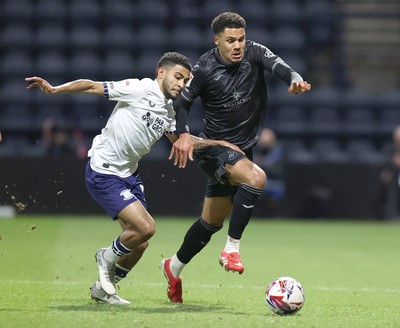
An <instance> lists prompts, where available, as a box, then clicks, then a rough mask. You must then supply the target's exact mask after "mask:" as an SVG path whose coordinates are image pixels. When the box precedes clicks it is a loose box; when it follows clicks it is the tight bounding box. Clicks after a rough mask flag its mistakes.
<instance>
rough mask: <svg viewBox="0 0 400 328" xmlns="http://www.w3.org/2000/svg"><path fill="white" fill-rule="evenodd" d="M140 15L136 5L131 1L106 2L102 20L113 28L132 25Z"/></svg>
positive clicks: (110, 0)
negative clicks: (116, 25)
mask: <svg viewBox="0 0 400 328" xmlns="http://www.w3.org/2000/svg"><path fill="white" fill-rule="evenodd" d="M139 15H140V13H139V12H138V11H137V9H136V6H135V3H134V2H133V1H130V0H118V3H116V2H115V0H105V1H104V5H103V12H102V16H103V17H102V19H104V20H105V21H107V22H108V24H109V25H110V26H111V25H113V24H115V23H116V22H118V23H119V24H132V23H133V22H134V20H136V19H137V17H138V16H139Z"/></svg>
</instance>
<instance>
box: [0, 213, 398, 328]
mask: <svg viewBox="0 0 400 328" xmlns="http://www.w3.org/2000/svg"><path fill="white" fill-rule="evenodd" d="M155 220H156V222H157V233H156V235H155V236H154V237H153V238H152V239H151V241H150V247H149V248H148V250H147V251H146V253H145V254H144V256H143V258H142V261H141V262H140V263H139V264H138V265H137V267H136V268H135V269H134V270H133V271H132V272H131V273H130V274H129V275H128V277H127V278H126V279H125V280H124V281H122V282H121V284H120V286H119V289H118V293H119V294H120V296H121V297H123V298H125V299H128V300H130V301H131V302H132V304H131V305H128V306H112V305H108V304H98V303H95V302H93V301H92V300H90V295H89V287H90V285H91V284H92V283H93V282H94V281H95V279H96V278H97V266H96V264H95V261H94V254H95V252H96V250H97V249H99V248H100V247H105V246H108V245H109V244H110V243H111V241H112V240H113V239H114V238H115V237H116V236H117V235H118V234H119V232H120V228H119V225H118V224H117V223H115V222H112V221H111V220H110V219H108V218H107V217H39V216H19V217H17V218H16V219H7V220H6V219H0V236H1V238H0V269H1V270H0V288H1V293H0V326H1V327H7V328H8V327H24V326H32V327H97V328H99V327H111V326H112V327H116V326H121V327H122V326H124V327H155V328H157V327H190V328H195V327H251V328H253V327H307V328H309V327H360V328H361V327H362V328H364V327H398V326H399V322H400V314H399V310H398V304H399V301H398V300H399V297H400V274H399V273H400V264H399V263H400V262H399V260H398V257H399V251H400V243H399V235H400V225H396V224H385V223H373V222H363V223H362V222H344V221H340V222H319V221H296V220H282V221H279V220H252V221H251V222H250V224H249V226H248V228H247V230H246V232H245V234H244V237H243V239H242V244H241V255H242V259H243V262H244V265H245V272H244V274H243V275H241V276H240V275H238V274H233V273H226V272H224V271H223V270H222V269H221V267H220V266H219V264H218V256H219V252H220V251H221V249H222V247H223V245H224V242H225V239H226V230H227V224H226V226H225V227H224V229H223V230H222V231H220V232H219V233H217V234H216V235H215V236H214V237H213V239H212V240H211V242H210V243H209V245H208V246H207V247H206V248H205V249H204V250H203V252H202V253H200V254H199V255H198V256H197V257H195V258H194V259H193V260H192V262H191V263H190V264H189V265H188V266H187V267H186V268H185V270H184V271H183V290H184V294H183V298H184V303H183V304H179V305H175V304H171V303H170V302H169V301H168V299H167V296H166V292H165V289H166V283H165V280H164V278H163V277H162V275H161V273H160V270H159V268H158V266H159V264H160V261H161V260H162V258H163V257H169V256H171V255H173V254H174V253H175V252H176V250H177V248H178V247H179V245H180V243H181V241H182V239H183V236H184V233H185V232H186V230H187V228H188V227H189V226H190V225H191V223H192V222H193V220H194V218H191V219H174V218H162V217H155ZM279 276H292V277H294V278H296V279H298V280H299V281H300V282H301V283H302V285H303V287H304V290H305V297H306V301H305V305H304V307H303V308H302V309H301V311H300V312H299V313H297V314H296V315H293V316H286V317H280V316H277V315H274V314H272V312H270V311H269V309H268V308H267V306H266V304H265V302H264V292H265V288H266V286H267V285H268V283H269V282H270V281H271V280H273V279H274V278H277V277H279Z"/></svg>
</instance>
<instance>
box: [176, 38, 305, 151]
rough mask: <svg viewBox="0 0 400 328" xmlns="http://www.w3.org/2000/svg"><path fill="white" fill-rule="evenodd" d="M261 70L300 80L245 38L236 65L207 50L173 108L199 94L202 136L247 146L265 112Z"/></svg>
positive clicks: (185, 104) (187, 104) (183, 105)
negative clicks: (243, 50)
mask: <svg viewBox="0 0 400 328" xmlns="http://www.w3.org/2000/svg"><path fill="white" fill-rule="evenodd" d="M265 70H267V71H269V72H270V73H271V74H273V75H275V76H277V77H279V78H280V79H282V80H283V81H284V82H285V83H287V84H288V85H290V84H291V83H293V82H299V81H302V78H301V76H300V75H299V74H297V73H296V72H295V71H294V70H293V69H292V68H290V67H289V66H288V65H287V64H286V63H285V62H284V61H283V60H282V59H281V58H280V57H279V56H277V55H275V54H274V53H273V52H272V51H271V50H269V49H268V48H267V47H265V46H263V45H261V44H258V43H255V42H253V41H250V40H247V41H246V49H245V53H244V57H243V60H242V61H241V62H240V63H238V64H227V63H225V62H224V61H223V60H222V59H221V57H220V56H219V53H218V51H217V48H214V49H211V50H209V51H208V52H206V53H205V54H203V55H202V56H201V57H200V59H199V60H198V62H197V63H196V65H195V66H194V67H193V70H192V73H191V79H190V81H189V82H188V84H187V85H186V87H185V88H184V90H183V91H182V93H181V96H180V97H179V98H178V99H177V100H176V102H175V104H174V107H175V110H181V109H185V110H186V111H189V109H190V107H191V104H192V103H193V101H194V100H195V99H196V98H197V97H200V99H201V103H202V106H203V109H204V118H205V126H204V131H203V133H202V135H203V136H204V137H205V138H208V139H214V140H216V139H220V140H226V141H229V142H231V143H233V144H235V145H237V146H238V147H240V148H241V149H243V150H245V149H249V148H251V147H253V146H254V145H255V144H256V142H257V140H258V136H259V135H258V134H259V130H260V125H261V124H262V122H263V117H264V114H265V111H266V104H267V87H266V81H265V74H264V72H265ZM178 124H182V122H179V121H178Z"/></svg>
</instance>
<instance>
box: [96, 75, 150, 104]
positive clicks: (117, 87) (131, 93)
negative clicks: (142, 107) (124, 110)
mask: <svg viewBox="0 0 400 328" xmlns="http://www.w3.org/2000/svg"><path fill="white" fill-rule="evenodd" d="M103 86H104V96H105V97H106V98H107V99H109V100H113V101H123V102H131V101H134V100H136V99H140V98H141V97H143V95H144V94H145V93H146V89H145V88H144V85H143V83H141V81H140V80H139V79H127V80H122V81H116V82H114V81H113V82H103Z"/></svg>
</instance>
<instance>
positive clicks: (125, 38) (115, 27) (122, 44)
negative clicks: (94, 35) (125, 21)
mask: <svg viewBox="0 0 400 328" xmlns="http://www.w3.org/2000/svg"><path fill="white" fill-rule="evenodd" d="M135 34H136V33H135V30H134V29H132V28H131V27H130V26H129V25H122V24H120V23H119V24H115V23H114V24H112V25H109V26H107V27H106V28H105V30H104V32H103V36H102V42H103V46H104V49H106V51H108V50H110V49H112V50H123V51H127V52H129V51H132V50H133V48H134V44H135V43H136V42H137V40H136V35H135Z"/></svg>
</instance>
